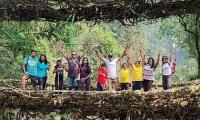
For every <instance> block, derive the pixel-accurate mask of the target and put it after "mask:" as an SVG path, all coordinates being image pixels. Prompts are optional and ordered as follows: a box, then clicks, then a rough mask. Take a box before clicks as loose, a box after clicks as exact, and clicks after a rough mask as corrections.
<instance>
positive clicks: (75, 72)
mask: <svg viewBox="0 0 200 120" xmlns="http://www.w3.org/2000/svg"><path fill="white" fill-rule="evenodd" d="M89 49H90V47H88V48H87V49H85V51H84V52H83V54H82V55H79V56H78V55H77V53H76V52H75V51H72V52H71V57H69V56H68V54H64V52H63V51H61V53H62V55H63V56H64V57H65V59H66V60H67V65H68V69H67V70H68V76H67V80H66V81H67V85H68V89H69V90H72V89H76V90H77V89H78V87H79V84H78V82H77V80H80V78H79V77H80V68H79V67H80V61H81V59H82V58H83V57H84V55H85V54H86V52H87V51H88V50H89Z"/></svg>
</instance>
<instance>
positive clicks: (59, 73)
mask: <svg viewBox="0 0 200 120" xmlns="http://www.w3.org/2000/svg"><path fill="white" fill-rule="evenodd" d="M64 70H66V68H65V67H64V65H62V61H61V59H57V61H56V65H55V67H54V70H53V74H56V75H55V90H62V89H63V79H64Z"/></svg>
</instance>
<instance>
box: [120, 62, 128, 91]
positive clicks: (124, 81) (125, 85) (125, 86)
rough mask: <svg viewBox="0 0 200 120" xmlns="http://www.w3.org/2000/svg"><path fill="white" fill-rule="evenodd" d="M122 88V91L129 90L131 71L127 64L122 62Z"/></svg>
mask: <svg viewBox="0 0 200 120" xmlns="http://www.w3.org/2000/svg"><path fill="white" fill-rule="evenodd" d="M120 67H121V68H120V88H121V90H128V88H129V84H130V69H129V67H130V66H128V64H127V63H125V62H122V59H121V60H120Z"/></svg>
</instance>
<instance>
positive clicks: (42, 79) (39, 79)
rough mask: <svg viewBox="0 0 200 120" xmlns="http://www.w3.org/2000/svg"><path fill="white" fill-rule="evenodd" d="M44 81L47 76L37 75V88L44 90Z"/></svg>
mask: <svg viewBox="0 0 200 120" xmlns="http://www.w3.org/2000/svg"><path fill="white" fill-rule="evenodd" d="M46 82H47V76H45V77H38V84H39V89H40V90H44V89H45V87H46Z"/></svg>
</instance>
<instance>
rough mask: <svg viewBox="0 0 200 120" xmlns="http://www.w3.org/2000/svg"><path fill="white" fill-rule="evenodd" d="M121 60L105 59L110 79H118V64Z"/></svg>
mask: <svg viewBox="0 0 200 120" xmlns="http://www.w3.org/2000/svg"><path fill="white" fill-rule="evenodd" d="M118 60H119V58H116V59H113V60H112V61H110V60H108V59H106V58H103V61H104V62H105V63H106V65H107V70H108V78H114V79H115V78H117V62H118Z"/></svg>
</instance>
